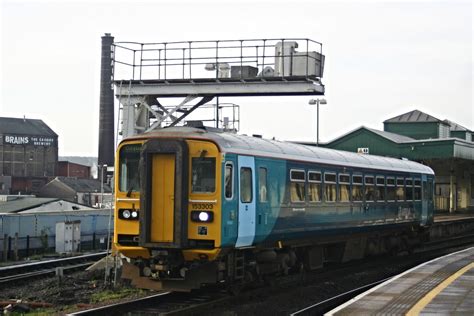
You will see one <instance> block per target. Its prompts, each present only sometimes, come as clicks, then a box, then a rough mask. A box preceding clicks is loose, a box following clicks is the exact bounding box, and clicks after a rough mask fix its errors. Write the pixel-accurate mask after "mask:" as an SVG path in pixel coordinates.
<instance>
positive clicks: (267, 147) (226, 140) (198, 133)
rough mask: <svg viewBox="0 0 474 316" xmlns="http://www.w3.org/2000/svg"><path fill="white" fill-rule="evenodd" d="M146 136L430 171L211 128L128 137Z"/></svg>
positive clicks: (285, 155)
mask: <svg viewBox="0 0 474 316" xmlns="http://www.w3.org/2000/svg"><path fill="white" fill-rule="evenodd" d="M146 138H193V139H203V140H211V141H213V142H215V143H216V144H217V145H218V146H219V148H220V150H221V151H222V152H225V153H235V154H241V155H252V156H263V157H272V158H280V159H286V160H296V161H304V162H314V163H323V164H329V165H344V166H350V167H359V168H370V169H383V170H390V171H401V172H416V173H427V174H434V172H433V170H432V169H431V168H430V167H428V166H425V165H422V164H420V163H417V162H414V161H409V160H402V159H396V158H389V157H382V156H375V155H363V154H357V153H352V152H348V151H341V150H334V149H328V148H322V147H314V146H307V145H301V144H295V143H290V142H283V141H278V140H270V139H265V138H260V137H253V136H247V135H239V134H235V133H229V132H222V131H218V130H215V129H212V130H206V129H202V128H193V127H169V128H163V129H158V130H154V131H151V132H148V133H145V134H140V135H136V136H133V137H132V139H146ZM129 139H130V138H129Z"/></svg>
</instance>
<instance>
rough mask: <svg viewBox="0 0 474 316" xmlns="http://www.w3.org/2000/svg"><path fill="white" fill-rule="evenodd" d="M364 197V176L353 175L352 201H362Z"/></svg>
mask: <svg viewBox="0 0 474 316" xmlns="http://www.w3.org/2000/svg"><path fill="white" fill-rule="evenodd" d="M363 198H364V192H363V191H362V176H352V201H354V202H360V201H362V200H363Z"/></svg>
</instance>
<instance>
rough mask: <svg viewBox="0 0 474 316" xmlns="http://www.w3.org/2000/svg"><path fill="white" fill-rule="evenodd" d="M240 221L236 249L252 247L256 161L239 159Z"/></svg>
mask: <svg viewBox="0 0 474 316" xmlns="http://www.w3.org/2000/svg"><path fill="white" fill-rule="evenodd" d="M238 168H239V169H238V172H237V174H238V187H239V221H238V223H239V224H238V230H237V241H236V244H235V246H236V247H246V246H251V245H252V243H253V240H254V238H255V222H256V220H255V217H256V209H255V198H256V195H255V159H254V157H249V156H239V157H238Z"/></svg>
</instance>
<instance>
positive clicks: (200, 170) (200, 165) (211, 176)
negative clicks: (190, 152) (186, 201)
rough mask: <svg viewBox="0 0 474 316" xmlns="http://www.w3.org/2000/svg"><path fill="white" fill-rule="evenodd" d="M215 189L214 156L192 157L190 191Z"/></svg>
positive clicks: (206, 191) (205, 191)
mask: <svg viewBox="0 0 474 316" xmlns="http://www.w3.org/2000/svg"><path fill="white" fill-rule="evenodd" d="M215 190H216V158H204V157H197V158H192V185H191V192H192V193H212V192H214V191H215Z"/></svg>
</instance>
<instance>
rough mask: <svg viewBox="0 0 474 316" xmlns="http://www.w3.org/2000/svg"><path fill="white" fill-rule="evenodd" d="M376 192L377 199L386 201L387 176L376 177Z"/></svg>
mask: <svg viewBox="0 0 474 316" xmlns="http://www.w3.org/2000/svg"><path fill="white" fill-rule="evenodd" d="M376 188H377V191H376V194H377V198H376V200H377V201H385V178H384V177H377V178H376Z"/></svg>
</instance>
